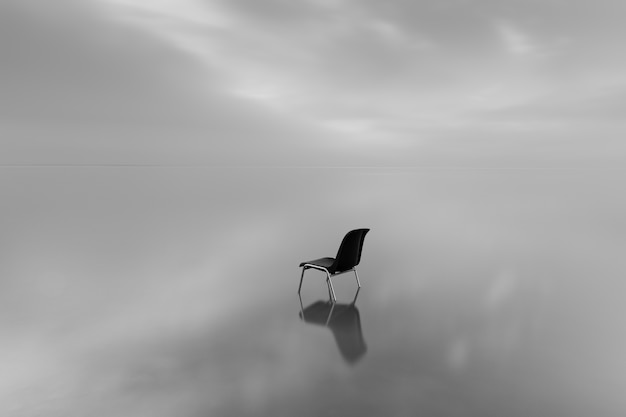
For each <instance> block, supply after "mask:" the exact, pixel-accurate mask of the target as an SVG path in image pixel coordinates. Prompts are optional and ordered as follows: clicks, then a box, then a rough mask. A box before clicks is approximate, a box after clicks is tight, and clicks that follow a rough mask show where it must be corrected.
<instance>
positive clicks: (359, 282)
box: [354, 268, 361, 288]
mask: <svg viewBox="0 0 626 417" xmlns="http://www.w3.org/2000/svg"><path fill="white" fill-rule="evenodd" d="M354 276H355V277H356V283H357V285H358V286H359V288H361V281H359V274H357V273H356V268H354Z"/></svg>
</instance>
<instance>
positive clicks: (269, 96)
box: [0, 0, 626, 165]
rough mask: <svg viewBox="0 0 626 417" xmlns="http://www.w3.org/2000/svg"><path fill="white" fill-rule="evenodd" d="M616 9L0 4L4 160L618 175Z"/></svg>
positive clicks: (328, 3)
mask: <svg viewBox="0 0 626 417" xmlns="http://www.w3.org/2000/svg"><path fill="white" fill-rule="evenodd" d="M625 9H626V3H624V2H620V1H613V0H599V1H580V0H573V1H562V0H542V1H534V0H525V1H521V0H520V1H502V0H498V1H496V0H485V1H469V0H445V1H419V0H415V1H408V0H387V1H384V2H382V1H370V0H361V1H349V0H299V1H287V0H263V1H261V0H223V1H219V0H204V1H200V0H152V1H141V0H82V1H75V0H58V1H55V2H49V1H44V0H2V2H0V62H1V66H0V150H1V152H0V163H2V164H57V163H61V164H63V163H71V164H74V163H76V164H95V163H105V164H108V163H121V164H126V163H128V164H135V163H157V164H158V163H173V164H177V163H203V164H216V163H217V164H223V163H226V164H231V163H235V164H238V163H242V164H268V163H269V164H281V165H300V164H314V165H323V164H325V163H332V164H347V165H379V164H382V165H424V164H426V165H429V164H435V165H436V164H438V163H440V164H444V165H445V164H452V165H455V164H457V165H458V164H460V165H463V164H465V163H467V162H468V161H470V162H471V161H474V162H476V161H478V162H480V163H485V164H489V163H491V164H492V163H494V161H499V163H501V164H507V163H510V164H512V165H515V164H516V163H517V164H522V165H523V164H526V165H528V164H530V165H533V164H536V165H541V164H542V163H546V164H550V163H552V162H554V161H551V162H550V161H548V162H546V160H551V159H556V160H558V159H559V158H560V159H563V158H566V159H567V162H568V163H570V164H579V163H582V162H581V161H584V160H585V158H592V159H593V158H595V159H594V161H595V162H598V161H602V160H603V159H604V160H606V161H610V162H611V163H614V162H616V161H618V160H619V159H620V158H622V157H623V155H624V153H625V152H624V146H622V145H621V144H620V142H621V139H620V136H621V135H622V134H623V133H624V128H623V120H624V117H623V115H625V114H626V52H624V51H625V49H624V48H623V44H624V40H625V39H626V26H625V25H624V24H623V16H624V13H625V12H626V10H625ZM546 153H551V156H550V157H546ZM590 155H591V156H590ZM568 158H569V159H568ZM616 158H617V159H616ZM481 161H482V162H481Z"/></svg>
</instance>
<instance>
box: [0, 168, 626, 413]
mask: <svg viewBox="0 0 626 417" xmlns="http://www.w3.org/2000/svg"><path fill="white" fill-rule="evenodd" d="M625 179H626V172H624V171H619V170H613V171H608V170H607V171H602V170H592V169H587V170H403V169H295V168H294V169H287V168H283V169H277V168H264V169H251V168H246V169H210V168H188V169H187V168H130V167H127V168H124V167H117V168H106V167H100V168H97V167H82V168H81V167H74V168H60V167H57V168H54V167H48V168H32V167H31V168H2V169H1V171H0V192H1V195H2V198H1V199H0V212H1V214H2V216H0V230H1V231H2V233H1V237H0V248H1V249H2V250H1V251H0V277H1V280H0V311H1V313H2V314H0V321H1V325H2V332H1V333H0V353H1V354H0V414H1V415H3V416H47V417H54V416H63V417H66V416H81V417H82V416H95V417H99V416H133V417H139V416H146V417H148V416H150V417H160V416H194V417H195V416H207V417H212V416H218V417H219V416H294V415H298V416H334V415H343V416H370V415H371V416H377V415H385V416H414V415H425V416H452V417H454V416H480V417H486V416H498V417H501V416H507V417H515V416H524V417H527V416H567V417H572V416H592V415H596V416H623V415H625V413H626V397H624V395H623V393H624V391H625V388H626V353H624V352H626V325H625V321H624V316H625V313H626V305H625V304H624V300H625V296H624V294H626V279H625V277H626V257H625V256H624V255H623V253H624V249H626V217H625V216H624V213H626V196H625V195H624V192H623V188H624V187H623V184H624V180H625ZM360 227H367V228H370V229H371V232H370V233H369V234H368V236H367V238H366V240H365V246H364V250H363V258H362V262H361V265H360V266H359V277H360V279H361V282H362V283H363V288H362V289H361V291H360V292H359V294H358V297H357V300H356V303H355V304H354V305H353V306H351V305H350V303H351V301H353V299H354V296H355V293H356V288H357V287H356V282H355V280H354V278H353V276H351V275H349V274H346V275H343V276H339V277H337V278H336V279H335V284H336V290H337V296H338V299H339V306H338V307H337V309H336V311H332V312H331V311H330V307H329V306H328V304H326V302H327V300H328V294H327V291H326V286H325V284H324V280H323V278H322V275H321V274H318V273H316V272H315V271H308V272H307V275H306V277H305V281H304V286H303V290H302V304H301V302H300V300H299V298H298V296H297V294H296V290H297V287H298V282H299V278H300V270H299V269H298V264H299V263H300V262H301V261H305V260H309V259H313V258H317V257H322V256H334V254H335V252H336V250H337V247H338V245H339V242H340V241H341V238H342V237H343V235H344V234H345V232H347V231H348V230H350V229H354V228H360ZM303 308H304V310H305V319H306V320H302V319H301V313H302V311H301V310H302V309H303ZM307 313H309V314H308V315H307ZM329 315H330V316H331V320H330V321H329V323H328V326H326V319H327V318H328V317H329Z"/></svg>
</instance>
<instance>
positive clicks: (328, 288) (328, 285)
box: [326, 277, 333, 301]
mask: <svg viewBox="0 0 626 417" xmlns="http://www.w3.org/2000/svg"><path fill="white" fill-rule="evenodd" d="M326 289H327V290H328V298H329V299H330V301H333V295H332V294H331V292H330V282H328V277H326Z"/></svg>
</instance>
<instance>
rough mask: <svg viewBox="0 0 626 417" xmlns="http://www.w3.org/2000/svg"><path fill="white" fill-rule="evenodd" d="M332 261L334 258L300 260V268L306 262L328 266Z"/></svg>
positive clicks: (323, 266)
mask: <svg viewBox="0 0 626 417" xmlns="http://www.w3.org/2000/svg"><path fill="white" fill-rule="evenodd" d="M334 262H335V258H319V259H315V260H313V261H308V262H302V263H301V264H300V268H302V267H303V266H304V265H306V264H309V265H315V266H321V267H322V268H330V267H331V266H332V264H333V263H334Z"/></svg>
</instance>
